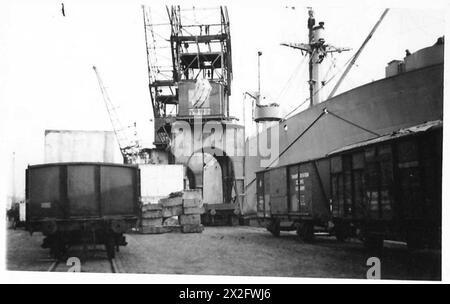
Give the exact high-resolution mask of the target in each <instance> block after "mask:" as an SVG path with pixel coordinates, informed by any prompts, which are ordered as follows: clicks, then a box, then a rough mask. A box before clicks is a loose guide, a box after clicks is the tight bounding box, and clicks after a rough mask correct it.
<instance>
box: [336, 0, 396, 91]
mask: <svg viewBox="0 0 450 304" xmlns="http://www.w3.org/2000/svg"><path fill="white" fill-rule="evenodd" d="M388 11H389V9H388V8H387V9H385V10H384V11H383V13H382V14H381V17H380V19H378V21H377V23H375V25H374V27H373V28H372V30H371V31H370V33H369V35H368V36H367V38H366V39H365V40H364V42H363V44H362V45H361V47H360V48H359V49H358V51H357V52H356V53H355V55H354V56H353V58H352V60H351V61H350V63H349V64H348V66H347V68H346V69H345V71H344V73H342V76H341V78H339V80H338V82H337V83H336V85H335V86H334V88H333V90H332V91H331V93H330V95H328V99H330V98H331V97H333V96H334V94H335V93H336V91H337V89H338V88H339V86H340V85H341V83H342V81H343V80H344V79H345V77H346V76H347V74H348V72H350V70H351V68H352V67H353V65H354V64H355V62H356V60H357V59H358V57H359V55H361V52H362V51H363V50H364V47H365V46H366V45H367V43H368V42H369V40H370V38H372V36H373V34H374V33H375V31H376V30H377V28H378V26H379V25H380V23H381V21H383V19H384V17H385V16H386V14H387V13H388Z"/></svg>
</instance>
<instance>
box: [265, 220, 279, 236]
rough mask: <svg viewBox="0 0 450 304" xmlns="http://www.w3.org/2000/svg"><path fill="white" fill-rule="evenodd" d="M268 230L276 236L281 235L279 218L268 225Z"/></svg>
mask: <svg viewBox="0 0 450 304" xmlns="http://www.w3.org/2000/svg"><path fill="white" fill-rule="evenodd" d="M267 230H269V231H270V233H272V235H273V236H274V237H280V234H281V229H280V222H279V221H278V220H273V221H272V222H271V223H270V224H269V226H267Z"/></svg>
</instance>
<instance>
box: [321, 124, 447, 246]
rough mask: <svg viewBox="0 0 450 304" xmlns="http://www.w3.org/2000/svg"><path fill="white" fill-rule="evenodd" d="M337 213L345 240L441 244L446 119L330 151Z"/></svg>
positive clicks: (340, 234) (337, 227) (340, 236)
mask: <svg viewBox="0 0 450 304" xmlns="http://www.w3.org/2000/svg"><path fill="white" fill-rule="evenodd" d="M329 156H330V159H331V168H330V170H331V192H332V213H333V222H334V224H335V231H336V236H337V238H338V239H340V240H344V239H345V238H347V237H349V236H351V235H355V234H357V235H359V236H361V238H362V239H363V240H364V242H365V244H366V246H368V247H371V248H374V249H375V248H376V249H379V248H381V247H382V246H383V240H384V239H390V240H397V241H406V242H407V243H408V246H409V247H411V248H421V247H423V246H425V245H428V246H432V247H439V246H440V238H441V210H442V209H441V202H442V198H441V194H442V121H434V122H429V123H425V124H423V125H419V126H415V127H412V128H408V129H403V130H400V131H398V132H396V133H393V134H391V135H386V136H382V137H378V138H375V139H373V140H369V141H366V142H362V143H358V144H354V145H351V146H347V147H344V148H342V149H339V150H337V151H334V152H332V153H330V155H329Z"/></svg>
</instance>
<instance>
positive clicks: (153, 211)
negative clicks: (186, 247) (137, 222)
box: [141, 190, 205, 234]
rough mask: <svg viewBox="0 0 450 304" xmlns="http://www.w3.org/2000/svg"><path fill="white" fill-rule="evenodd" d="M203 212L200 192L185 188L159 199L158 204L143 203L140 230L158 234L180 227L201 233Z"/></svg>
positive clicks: (187, 230) (186, 231)
mask: <svg viewBox="0 0 450 304" xmlns="http://www.w3.org/2000/svg"><path fill="white" fill-rule="evenodd" d="M203 213H205V208H204V207H203V201H202V194H201V192H200V191H198V190H185V191H183V192H180V193H176V194H175V195H171V196H170V197H167V198H162V199H160V200H159V202H158V204H147V205H144V206H143V207H142V221H141V232H142V233H144V234H160V233H167V232H172V231H179V230H180V229H181V231H182V232H183V233H201V232H202V231H203V230H204V227H203V225H202V223H201V215H202V214H203ZM176 218H178V220H176Z"/></svg>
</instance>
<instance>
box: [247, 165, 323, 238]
mask: <svg viewBox="0 0 450 304" xmlns="http://www.w3.org/2000/svg"><path fill="white" fill-rule="evenodd" d="M329 162H330V161H329V159H319V160H314V161H309V162H304V163H300V164H295V165H289V166H284V167H277V168H272V169H269V170H266V171H261V172H258V173H257V174H256V182H257V186H256V188H257V202H258V203H257V212H258V218H259V219H260V220H261V221H263V222H264V225H265V226H266V227H267V230H269V231H270V232H271V233H272V234H273V235H274V236H279V235H280V231H294V230H296V231H297V234H298V235H299V237H300V238H301V239H302V240H303V241H306V242H310V241H312V240H313V238H314V231H315V227H322V228H326V227H327V225H328V221H329V220H330V219H331V213H330V203H329V199H330V191H329V188H330V187H329V182H330V174H329V173H330V171H329V166H330V165H329Z"/></svg>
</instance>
